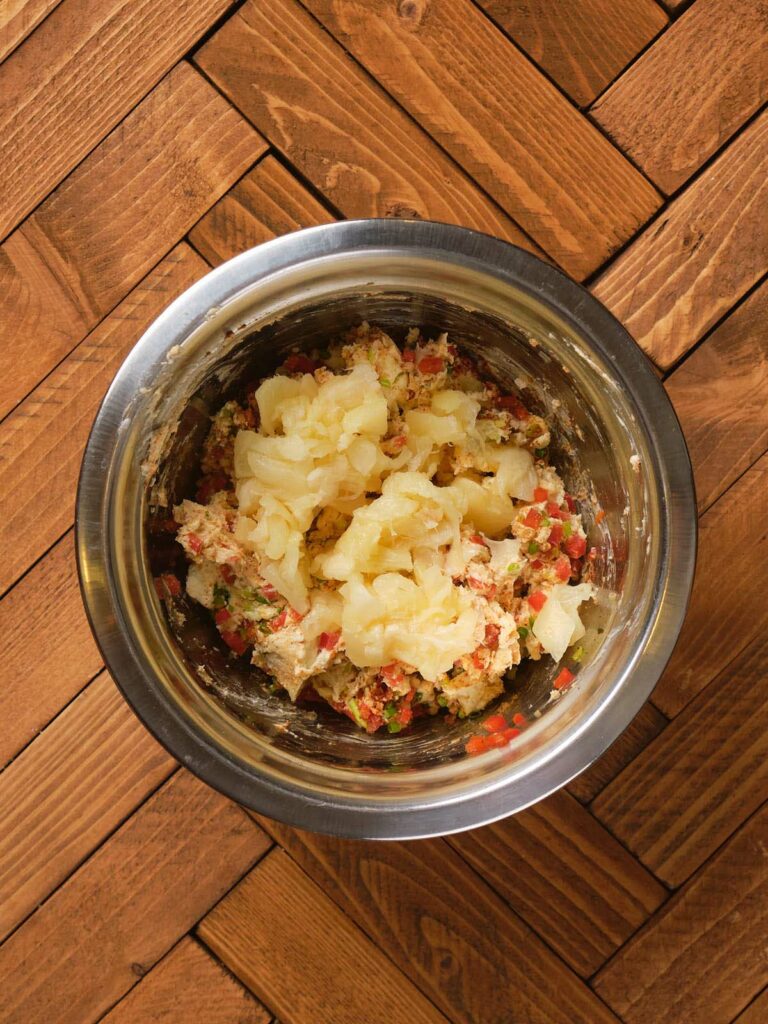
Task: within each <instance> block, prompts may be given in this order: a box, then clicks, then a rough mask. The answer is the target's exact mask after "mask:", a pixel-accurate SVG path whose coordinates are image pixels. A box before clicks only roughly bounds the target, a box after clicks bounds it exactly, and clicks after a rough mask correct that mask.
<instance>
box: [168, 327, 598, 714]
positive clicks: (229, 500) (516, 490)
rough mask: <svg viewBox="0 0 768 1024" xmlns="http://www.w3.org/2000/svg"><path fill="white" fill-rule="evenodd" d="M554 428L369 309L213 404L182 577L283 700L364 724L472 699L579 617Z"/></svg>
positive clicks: (570, 636) (582, 589)
mask: <svg viewBox="0 0 768 1024" xmlns="http://www.w3.org/2000/svg"><path fill="white" fill-rule="evenodd" d="M257 424H258V425H257ZM549 436H550V435H549V428H548V426H547V424H546V422H545V421H544V420H543V419H542V418H541V417H539V416H536V415H534V414H533V413H531V412H529V411H528V410H527V409H526V407H525V406H524V405H523V402H522V400H521V399H520V398H518V397H516V396H507V395H503V394H501V393H500V391H499V389H498V387H497V386H496V385H495V384H493V383H492V382H490V381H484V380H483V375H482V372H481V370H480V368H479V367H478V366H477V365H476V364H475V363H474V362H473V361H472V360H471V359H469V358H468V357H467V356H466V355H463V354H460V352H459V350H458V349H457V348H456V347H455V346H453V345H451V344H449V342H448V338H447V336H446V335H441V336H440V337H439V338H437V339H436V340H434V341H428V340H426V339H425V338H424V337H423V336H422V335H421V334H420V332H419V331H418V330H416V329H412V330H411V331H410V332H409V333H408V336H407V339H406V344H405V347H404V348H403V349H400V348H398V346H397V345H396V344H395V343H394V341H393V340H392V339H391V338H389V337H388V336H387V335H386V334H384V332H383V331H381V330H380V329H378V328H376V327H371V326H369V325H368V324H362V325H361V326H359V327H358V328H355V329H354V330H353V331H350V332H349V334H348V335H347V337H346V338H345V339H344V342H343V343H342V344H341V345H338V346H336V347H334V348H332V349H331V351H330V354H329V355H328V356H326V358H325V359H324V360H317V359H312V358H310V357H307V356H304V355H299V356H291V357H289V358H288V359H287V360H286V362H285V363H284V365H283V368H282V371H279V372H278V373H277V374H276V375H275V376H273V377H270V378H269V379H267V380H265V381H264V382H263V383H262V384H261V385H260V386H259V387H258V388H257V389H256V391H255V394H253V395H251V396H249V398H248V401H247V402H246V403H245V404H244V405H242V406H241V405H238V403H233V402H228V403H227V405H226V406H224V407H223V408H222V410H221V411H220V413H218V414H217V415H216V416H215V417H214V418H213V425H212V429H211V433H210V435H209V439H208V441H207V442H206V446H205V450H204V453H203V460H202V468H203V470H204V476H203V478H202V479H201V481H200V485H199V489H198V499H199V500H198V501H197V502H193V501H189V500H187V501H184V502H183V503H182V504H181V505H180V506H178V507H177V508H176V509H175V510H174V516H175V519H176V522H177V523H178V524H179V530H178V534H177V539H178V540H179V542H180V543H181V545H182V546H183V548H184V550H185V552H186V554H187V557H188V558H189V560H190V561H191V563H192V565H191V567H190V571H189V576H188V580H187V593H188V594H189V596H190V597H192V598H193V599H194V600H197V601H199V602H200V603H201V604H203V605H204V606H205V607H208V608H210V609H211V610H212V611H213V612H214V616H215V620H216V624H217V626H218V628H219V631H220V633H221V635H222V638H223V639H224V641H225V642H226V643H227V644H228V645H229V646H230V647H231V648H232V650H233V651H234V652H235V653H236V654H238V655H242V654H244V653H246V652H247V651H250V656H251V661H252V662H253V664H255V665H257V666H259V667H260V668H262V669H264V670H265V671H266V672H267V673H269V674H271V675H272V676H273V677H274V678H275V679H276V680H277V682H278V684H279V685H280V686H281V687H283V688H284V689H285V691H286V692H287V693H288V696H289V697H290V698H291V699H292V700H296V699H298V698H301V697H302V696H304V697H307V696H311V697H312V698H313V699H317V698H320V699H323V700H326V701H327V702H328V703H329V704H331V705H332V706H333V707H334V708H336V709H337V710H339V711H341V712H342V713H344V714H346V715H347V716H348V717H349V718H351V719H352V720H353V721H354V722H355V723H356V724H357V725H358V726H361V727H363V728H365V729H367V730H368V731H369V732H373V731H375V730H376V729H378V728H380V727H383V726H385V727H386V728H387V729H388V730H389V731H390V732H399V731H400V730H401V729H402V728H404V727H405V726H407V725H408V724H410V722H411V720H412V719H413V718H414V717H415V716H418V715H419V714H435V713H437V711H438V710H439V709H440V708H443V707H445V708H447V709H448V711H449V712H451V713H458V714H461V715H466V714H470V713H472V712H473V711H477V710H480V709H482V708H483V707H485V706H486V705H487V704H488V702H489V701H491V700H492V699H493V698H494V697H496V696H497V695H498V694H499V693H500V692H501V691H502V689H503V685H504V682H503V680H504V676H505V674H506V673H507V672H508V670H509V669H510V668H512V667H514V666H515V665H517V664H518V663H519V662H520V660H521V658H523V657H525V656H529V657H533V658H539V657H541V655H542V653H548V654H551V655H552V656H553V657H554V658H555V659H556V660H558V659H559V658H560V657H562V655H563V653H564V652H565V650H566V648H567V647H568V646H569V644H571V643H574V642H575V641H576V640H578V639H579V637H580V636H582V635H583V632H584V629H583V626H582V624H581V621H580V618H579V605H580V604H581V603H582V602H584V601H586V600H589V599H590V597H591V596H592V589H591V586H590V584H588V583H586V582H583V583H580V584H579V585H578V586H570V585H569V584H570V582H571V580H573V581H578V579H579V577H580V573H581V566H582V560H581V555H583V546H584V544H585V541H584V532H583V529H582V525H581V519H580V516H579V515H578V514H577V512H576V511H575V510H574V507H573V503H572V500H571V499H570V498H569V496H567V495H566V494H565V491H564V488H563V485H562V482H561V481H560V479H559V477H558V475H557V473H556V472H555V470H554V469H553V468H552V467H551V466H550V465H549V464H548V463H547V461H546V458H545V455H546V451H545V450H542V446H543V448H544V449H545V448H546V445H548V443H549ZM545 496H546V499H545ZM564 545H565V546H564ZM569 545H570V547H569ZM568 551H570V552H572V553H576V557H572V556H571V555H569V554H568ZM579 552H580V554H579Z"/></svg>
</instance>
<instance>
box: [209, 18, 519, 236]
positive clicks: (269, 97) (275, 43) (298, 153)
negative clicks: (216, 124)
mask: <svg viewBox="0 0 768 1024" xmlns="http://www.w3.org/2000/svg"><path fill="white" fill-rule="evenodd" d="M195 61H196V62H197V63H198V64H199V66H200V67H201V68H202V69H203V70H204V71H205V73H206V74H207V75H208V76H209V77H210V78H211V79H212V80H213V81H214V82H215V83H216V84H217V85H218V86H219V88H220V89H221V90H222V91H223V92H224V93H225V95H227V96H228V97H229V98H230V99H231V100H232V102H233V103H234V104H235V105H236V106H237V107H239V109H240V110H242V111H243V113H244V114H245V115H246V117H248V118H249V119H250V120H251V121H252V122H253V123H254V124H255V125H256V126H257V127H258V128H259V129H260V130H261V131H262V132H263V133H264V134H265V135H266V136H268V138H269V139H270V141H271V142H273V143H274V144H275V145H277V146H278V147H279V148H280V149H281V151H282V152H283V153H284V154H285V155H286V156H287V157H288V159H289V160H290V161H291V162H292V163H293V164H294V165H295V166H296V167H297V168H298V169H299V170H300V171H301V173H302V174H303V175H304V176H305V177H306V178H307V179H308V180H309V181H311V182H312V183H313V185H315V187H316V188H318V189H320V191H321V192H322V193H323V194H324V195H325V196H326V197H327V198H328V199H329V200H330V202H331V203H332V204H333V205H334V206H335V207H336V208H337V209H339V210H341V211H342V213H343V214H344V215H345V216H347V217H418V218H428V219H431V220H441V221H447V222H449V223H451V224H462V225H464V226H465V227H470V228H476V229H477V230H479V231H485V232H487V233H488V234H492V235H497V236H499V237H500V238H505V239H506V240H507V241H510V242H514V243H515V244H516V245H520V246H522V247H523V248H526V249H531V250H532V251H534V252H538V247H537V246H535V245H534V243H533V242H531V241H530V239H528V237H527V236H526V235H525V234H524V233H523V232H522V231H521V230H520V229H519V228H518V226H517V225H516V224H515V223H513V221H512V220H510V218H509V217H507V216H506V214H504V213H503V212H502V211H501V210H500V209H499V208H498V207H497V206H496V205H495V203H493V202H491V201H490V200H489V199H488V198H487V197H486V196H485V195H484V194H483V192H482V191H481V190H480V189H479V188H478V187H477V185H475V184H474V183H473V182H471V181H470V179H469V178H468V177H467V176H466V175H465V174H463V172H462V171H461V170H459V168H457V167H456V165H455V164H454V163H453V161H452V160H450V159H449V158H448V157H446V155H445V154H444V153H443V151H442V150H441V149H440V147H439V146H437V145H435V143H434V142H432V140H431V139H430V138H429V136H428V135H426V133H425V132H423V131H421V130H420V129H419V128H418V126H417V125H415V124H414V123H413V121H412V120H411V119H410V118H409V117H408V116H407V115H406V114H404V113H403V111H402V110H400V108H399V107H398V106H397V105H396V104H394V103H393V102H392V100H391V99H390V98H389V97H388V96H387V95H386V93H384V91H383V90H382V89H381V87H380V86H378V85H377V84H376V83H375V82H373V81H372V80H371V79H370V78H369V77H368V76H367V75H366V74H365V73H364V72H363V71H361V70H360V68H359V67H358V66H357V65H356V64H355V63H354V62H352V61H351V60H350V59H349V57H348V56H347V55H346V54H345V53H344V51H343V50H342V49H341V47H340V46H339V45H338V44H337V43H335V42H334V41H333V39H331V37H330V36H329V35H327V34H326V33H325V32H323V30H322V29H321V28H320V27H319V26H318V24H317V22H316V21H314V19H313V18H312V17H311V16H310V15H309V14H308V13H307V12H306V11H305V10H303V9H302V8H301V7H299V6H298V4H296V3H294V2H293V0H274V2H273V3H271V4H270V5H269V7H268V8H267V7H264V6H263V5H257V4H254V3H248V4H246V5H245V6H244V7H242V8H241V9H240V10H239V11H238V12H237V14H236V15H235V16H234V17H232V18H230V19H229V21H227V22H226V24H225V25H224V26H223V27H222V28H221V29H220V30H219V31H218V32H217V33H216V35H215V36H214V37H213V38H212V39H211V40H209V41H208V42H207V43H206V44H205V45H204V46H203V47H202V48H201V49H200V50H199V51H198V53H197V55H196V57H195Z"/></svg>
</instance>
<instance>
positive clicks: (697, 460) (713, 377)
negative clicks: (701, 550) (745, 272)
mask: <svg viewBox="0 0 768 1024" xmlns="http://www.w3.org/2000/svg"><path fill="white" fill-rule="evenodd" d="M665 386H666V389H667V394H668V395H669V397H670V398H671V399H672V403H673V404H674V406H675V411H676V412H677V415H678V417H679V418H680V423H681V424H682V427H683V432H684V434H685V439H686V441H687V443H688V451H689V452H690V455H691V462H692V463H693V473H694V477H695V478H696V496H697V499H698V504H699V510H700V511H703V510H704V509H707V508H709V506H710V505H711V504H712V503H713V502H714V501H716V500H717V499H718V498H719V497H720V495H721V494H722V493H723V492H724V491H725V490H727V488H728V487H730V485H731V484H732V483H733V482H734V480H737V479H738V478H739V477H740V476H741V474H742V473H743V472H744V471H745V470H747V469H748V468H749V467H750V466H751V465H752V463H753V462H754V461H755V460H756V459H758V458H759V457H760V456H761V455H762V454H763V452H764V451H765V450H766V449H767V448H768V282H764V283H763V284H762V285H761V286H760V287H759V288H758V289H757V291H755V292H753V293H752V295H750V296H749V298H748V299H747V300H746V301H745V302H743V303H742V305H740V306H739V307H738V308H737V309H736V310H735V312H733V313H732V314H731V315H730V316H729V317H728V319H727V320H724V321H723V323H722V324H720V326H719V327H718V328H717V329H716V330H715V331H714V332H713V334H712V335H711V337H709V338H707V340H706V342H705V344H703V345H700V346H699V348H697V349H696V350H695V352H693V353H692V354H691V355H690V357H689V358H688V359H686V360H685V362H683V364H682V365H681V366H680V367H679V368H678V369H677V370H675V372H674V373H673V374H672V375H671V376H670V377H669V379H668V380H667V382H666V385H665Z"/></svg>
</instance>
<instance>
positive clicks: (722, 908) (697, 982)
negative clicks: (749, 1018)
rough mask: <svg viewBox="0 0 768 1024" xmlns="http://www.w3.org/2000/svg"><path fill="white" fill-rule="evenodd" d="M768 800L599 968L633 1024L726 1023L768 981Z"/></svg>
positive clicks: (609, 993)
mask: <svg viewBox="0 0 768 1024" xmlns="http://www.w3.org/2000/svg"><path fill="white" fill-rule="evenodd" d="M767 844H768V807H766V808H765V809H764V810H763V811H761V812H760V813H759V814H757V815H755V817H754V818H752V819H751V820H750V821H749V822H748V823H747V824H746V825H745V826H744V827H743V828H742V829H741V831H740V832H738V833H737V834H736V835H735V836H734V837H733V839H731V840H730V842H729V843H728V845H727V846H726V847H725V848H724V849H723V850H721V852H720V853H719V854H718V855H717V856H716V857H714V858H713V859H712V861H710V863H709V864H707V866H706V867H705V868H703V869H702V871H701V872H700V873H699V874H698V875H697V876H696V877H695V878H694V879H692V881H691V882H690V883H689V884H688V885H687V886H686V887H685V888H684V889H682V890H681V891H680V893H679V894H678V895H677V896H676V897H675V898H673V899H672V900H670V902H669V903H668V904H667V905H666V906H665V907H664V908H663V909H662V910H661V912H660V913H659V914H657V915H656V917H654V918H653V919H652V920H651V921H649V922H648V924H647V925H646V926H645V928H643V929H642V931H641V932H640V933H639V934H638V935H637V937H636V938H635V939H633V940H631V941H630V942H629V943H627V945H626V946H625V947H624V948H623V949H622V950H620V952H619V953H618V954H617V956H616V957H615V959H614V960H612V961H611V963H610V964H608V966H607V967H606V968H605V969H604V970H603V971H601V972H600V974H598V975H597V978H596V980H595V989H596V991H597V992H598V994H599V995H600V996H601V997H602V998H603V999H605V1000H606V1001H607V1002H608V1003H609V1004H610V1005H611V1006H612V1007H613V1008H614V1009H615V1010H616V1012H617V1013H619V1014H620V1015H621V1017H622V1020H624V1021H626V1022H627V1024H635V1022H637V1024H641V1022H642V1024H647V1022H648V1021H657V1020H658V1021H662V1020H663V1021H685V1024H727V1022H729V1021H731V1020H733V1017H734V1016H735V1015H736V1014H737V1013H738V1012H739V1010H741V1009H742V1008H743V1007H744V1006H745V1005H746V1004H747V1003H748V1002H749V1000H750V999H751V998H752V997H753V996H754V995H755V994H756V993H757V992H759V991H760V989H761V988H762V987H763V986H764V985H765V984H766V982H767V981H768V961H766V958H765V950H764V943H763V941H762V939H763V937H764V936H765V934H766V927H768V855H767V854H766V845H767Z"/></svg>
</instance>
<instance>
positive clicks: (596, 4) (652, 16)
mask: <svg viewBox="0 0 768 1024" xmlns="http://www.w3.org/2000/svg"><path fill="white" fill-rule="evenodd" d="M480 6H481V7H482V8H483V10H484V11H486V13H487V14H489V15H490V16H491V17H492V18H493V20H494V21H495V22H496V23H497V24H498V25H500V26H501V27H502V28H503V29H504V31H505V32H506V33H507V34H508V35H509V36H511V38H512V39H514V41H515V42H516V43H517V44H518V46H520V47H522V49H523V50H525V52H526V53H527V54H528V56H529V57H531V59H532V60H534V61H535V62H536V63H537V64H538V65H539V67H542V68H544V70H545V71H546V72H547V74H549V75H550V76H551V77H552V78H553V79H554V80H555V81H556V82H557V84H558V85H559V86H560V88H561V89H563V90H564V91H565V92H567V93H568V95H569V96H570V97H571V99H572V100H573V101H574V102H575V103H578V104H579V105H580V106H586V105H587V104H589V103H591V102H592V100H593V99H594V98H595V97H596V96H597V94H598V93H600V92H602V91H603V89H604V88H605V87H606V86H607V85H608V84H609V83H610V82H612V81H613V79H614V78H615V77H616V76H617V75H618V74H619V72H620V71H621V70H622V68H624V67H626V65H627V64H628V63H629V62H630V61H631V60H632V59H633V58H634V57H635V56H636V55H637V54H638V53H639V52H640V50H642V49H643V47H644V46H646V45H647V44H648V43H649V42H650V40H651V39H653V37H654V36H655V35H656V34H657V33H658V32H660V31H661V30H662V29H663V28H664V27H665V25H666V24H667V22H668V21H669V19H668V18H667V16H666V14H665V13H664V11H663V10H662V8H661V7H659V6H658V4H656V3H654V2H653V0H558V3H557V4H553V3H552V2H551V0H480Z"/></svg>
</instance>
